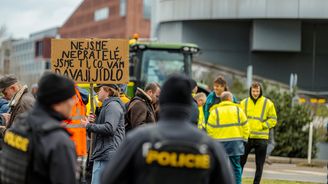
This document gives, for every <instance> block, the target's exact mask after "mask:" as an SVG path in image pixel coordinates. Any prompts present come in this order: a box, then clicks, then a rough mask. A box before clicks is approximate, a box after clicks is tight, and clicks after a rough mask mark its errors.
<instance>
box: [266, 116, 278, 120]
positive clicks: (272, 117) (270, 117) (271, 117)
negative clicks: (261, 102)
mask: <svg viewBox="0 0 328 184" xmlns="http://www.w3.org/2000/svg"><path fill="white" fill-rule="evenodd" d="M268 119H275V120H277V117H274V116H268V117H267V120H268Z"/></svg>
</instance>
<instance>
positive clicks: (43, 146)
mask: <svg viewBox="0 0 328 184" xmlns="http://www.w3.org/2000/svg"><path fill="white" fill-rule="evenodd" d="M64 119H65V118H64V117H63V116H62V115H60V114H59V113H57V112H55V111H53V110H50V109H48V108H46V107H44V106H41V105H36V106H35V108H34V109H33V110H32V111H31V112H30V113H29V114H28V115H27V116H26V117H24V118H20V116H18V117H17V121H16V122H15V123H14V124H13V126H12V127H11V129H15V128H16V129H18V128H21V127H26V125H28V126H30V127H32V129H33V132H34V133H32V134H33V136H34V137H36V136H37V137H36V138H35V141H37V142H33V146H32V149H33V152H32V153H33V157H32V162H31V164H32V166H31V167H30V170H28V171H29V172H28V174H27V175H28V176H27V180H28V181H27V182H26V183H28V184H44V183H49V184H57V183H61V184H74V183H76V178H75V174H76V173H75V172H76V152H75V146H74V143H73V142H72V141H71V140H70V138H69V133H68V132H67V131H66V129H64V128H63V127H61V126H60V124H61V121H62V120H64ZM49 127H51V129H52V130H53V131H49V132H46V131H43V130H45V129H46V130H49ZM21 130H22V128H21ZM25 131H26V130H25ZM36 132H40V133H38V134H36ZM41 132H42V133H41ZM7 157H10V155H9V156H6V158H7ZM12 159H19V158H12ZM5 162H8V164H10V162H15V161H12V160H11V159H8V160H7V161H5ZM11 165H13V164H11Z"/></svg>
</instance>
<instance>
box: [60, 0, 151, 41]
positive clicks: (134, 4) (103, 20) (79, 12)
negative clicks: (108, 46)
mask: <svg viewBox="0 0 328 184" xmlns="http://www.w3.org/2000/svg"><path fill="white" fill-rule="evenodd" d="M150 3H151V0H84V1H83V2H82V3H81V4H80V6H79V7H78V8H77V9H76V10H75V11H74V12H73V13H72V15H71V16H70V17H69V18H68V19H67V21H66V22H65V23H64V25H63V26H62V27H61V28H60V31H59V33H60V36H61V37H62V38H92V37H94V38H130V37H131V36H132V35H133V34H134V33H138V34H139V35H140V37H144V38H147V37H149V34H150V11H151V8H150V7H151V6H150Z"/></svg>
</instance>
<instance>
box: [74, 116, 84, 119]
mask: <svg viewBox="0 0 328 184" xmlns="http://www.w3.org/2000/svg"><path fill="white" fill-rule="evenodd" d="M84 117H85V116H73V117H71V120H81V119H83V118H84Z"/></svg>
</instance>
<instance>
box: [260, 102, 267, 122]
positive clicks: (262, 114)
mask: <svg viewBox="0 0 328 184" xmlns="http://www.w3.org/2000/svg"><path fill="white" fill-rule="evenodd" d="M267 101H268V99H267V98H266V99H265V100H264V103H263V107H262V112H261V117H260V118H261V119H263V117H264V112H265V109H266V104H267Z"/></svg>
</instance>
